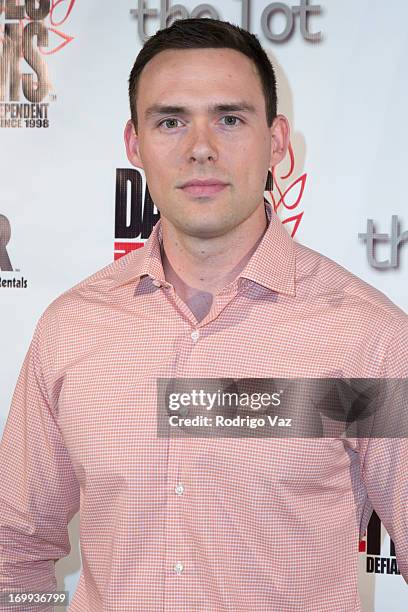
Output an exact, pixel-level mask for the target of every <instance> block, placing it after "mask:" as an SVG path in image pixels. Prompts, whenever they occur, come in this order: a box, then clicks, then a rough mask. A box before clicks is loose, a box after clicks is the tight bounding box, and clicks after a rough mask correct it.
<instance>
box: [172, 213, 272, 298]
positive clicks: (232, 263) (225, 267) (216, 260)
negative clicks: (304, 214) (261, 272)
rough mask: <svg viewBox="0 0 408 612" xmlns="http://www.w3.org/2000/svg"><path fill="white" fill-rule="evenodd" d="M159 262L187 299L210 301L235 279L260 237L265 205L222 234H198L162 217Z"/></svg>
mask: <svg viewBox="0 0 408 612" xmlns="http://www.w3.org/2000/svg"><path fill="white" fill-rule="evenodd" d="M161 224H162V236H163V244H162V262H163V270H164V275H165V278H166V280H167V281H168V282H169V283H171V284H172V285H173V287H174V289H175V292H176V293H177V295H178V296H179V297H180V298H181V299H182V300H183V301H184V302H186V303H189V302H190V301H191V300H193V301H194V300H196V299H197V297H200V296H199V294H201V300H203V299H204V300H205V296H207V301H208V300H210V301H212V297H213V296H214V295H216V294H217V293H218V292H219V291H221V290H222V289H223V288H224V287H225V286H226V285H228V284H229V283H230V282H232V281H234V280H235V279H236V278H237V276H238V275H239V274H240V272H241V271H242V270H243V269H244V267H245V266H246V264H247V263H248V261H249V259H250V258H251V256H252V254H253V253H254V251H255V250H256V248H257V246H258V244H259V242H260V241H261V239H262V237H263V235H264V233H265V230H266V227H267V218H266V214H265V210H264V206H259V207H258V208H257V209H256V210H255V212H254V213H253V214H252V215H251V216H250V217H249V218H248V219H246V220H245V221H244V222H242V223H241V224H240V225H239V226H238V227H236V228H234V230H232V231H230V232H228V233H227V234H225V235H223V236H216V237H214V238H200V237H196V236H189V235H186V234H184V233H182V232H180V231H179V230H178V229H177V228H176V227H174V225H171V224H170V223H169V222H168V221H167V220H166V219H165V218H162V221H161Z"/></svg>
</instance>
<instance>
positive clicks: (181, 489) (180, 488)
mask: <svg viewBox="0 0 408 612" xmlns="http://www.w3.org/2000/svg"><path fill="white" fill-rule="evenodd" d="M174 490H175V492H176V493H177V495H183V493H184V487H183V485H182V484H178V485H177V487H176V488H175V489H174Z"/></svg>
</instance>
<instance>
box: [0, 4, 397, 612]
mask: <svg viewBox="0 0 408 612" xmlns="http://www.w3.org/2000/svg"><path fill="white" fill-rule="evenodd" d="M161 3H162V5H164V3H165V2H164V0H161ZM3 4H7V2H6V3H4V2H1V1H0V9H3ZM14 4H15V3H14ZM20 4H21V2H20ZM22 4H23V5H24V2H22ZM37 4H38V3H37ZM40 4H43V3H40ZM183 4H184V6H185V7H187V9H188V10H189V11H191V10H192V9H193V8H194V7H195V6H196V5H197V1H196V0H195V1H192V2H191V1H189V0H184V2H183ZM268 4H270V3H269V2H268V0H251V1H249V0H247V2H241V1H239V0H222V1H221V0H213V2H211V5H212V6H213V7H214V8H216V9H217V11H218V14H219V15H220V17H221V18H223V19H227V20H230V21H232V22H234V23H237V24H239V25H241V24H242V21H241V8H242V5H244V6H245V5H247V6H248V10H249V28H250V29H251V31H252V32H254V33H256V34H257V35H258V36H259V38H260V40H261V42H262V43H263V44H264V46H265V48H266V49H267V51H268V53H269V54H270V56H271V58H272V60H273V62H274V64H275V67H276V70H277V76H278V93H279V112H282V113H284V114H286V115H287V116H288V117H289V119H290V122H291V126H292V139H291V142H292V145H293V151H294V160H295V165H294V167H293V168H290V162H289V158H288V159H287V160H285V161H284V162H283V163H282V164H281V167H280V168H278V171H277V186H280V187H281V189H282V190H283V191H285V190H286V189H287V190H288V193H287V196H286V197H285V202H284V203H281V204H280V206H279V208H278V213H279V215H280V216H281V218H283V219H284V218H287V217H289V216H293V215H297V214H300V213H301V212H303V215H302V217H301V222H300V224H299V227H298V229H297V232H296V239H297V240H300V241H301V242H303V243H304V244H306V245H308V246H310V247H311V248H313V249H315V250H317V251H320V252H322V253H324V254H325V255H327V256H328V257H330V258H332V259H334V260H335V261H337V262H339V263H340V264H341V265H343V266H345V267H346V268H348V269H349V270H351V271H352V272H353V273H355V274H357V275H358V276H360V277H361V278H363V279H364V280H366V281H367V282H369V283H371V284H372V285H374V286H375V287H377V288H379V289H380V290H381V291H383V292H384V293H385V294H386V295H387V296H389V297H390V298H391V299H392V300H393V301H394V302H395V303H397V304H398V305H399V306H401V307H402V308H404V309H405V310H407V309H408V291H407V269H408V233H407V235H406V236H402V239H401V245H400V247H399V249H398V251H399V265H398V266H397V267H389V268H387V269H382V270H380V269H377V268H374V267H373V266H372V265H370V264H369V262H368V259H367V253H366V244H365V242H364V241H363V240H362V239H359V237H358V234H359V233H365V232H366V228H367V219H373V222H374V225H375V227H376V231H377V232H380V233H383V234H384V233H386V234H391V220H392V216H393V215H396V216H397V217H398V220H399V222H400V228H399V229H400V233H401V234H402V232H404V230H405V231H407V230H408V214H407V206H406V190H405V188H404V182H405V180H406V175H407V173H406V163H407V155H406V146H407V143H408V127H407V121H406V109H407V107H408V81H407V78H406V72H407V68H406V57H407V55H408V34H407V27H406V24H407V22H408V4H406V3H403V2H401V1H400V0H389V1H388V2H387V3H384V2H383V1H382V0H359V1H358V2H356V1H355V0H341V2H340V1H339V0H325V1H324V2H323V0H322V3H321V5H320V10H319V9H318V12H316V13H315V14H310V18H309V20H308V25H307V27H308V31H310V32H315V33H316V32H319V31H320V32H321V37H320V38H321V40H320V41H316V42H310V41H307V40H305V38H304V36H302V32H301V16H300V15H299V14H295V15H294V17H293V20H294V28H293V33H292V35H291V36H289V37H288V38H287V39H286V40H285V41H283V42H279V43H277V42H274V41H272V40H269V39H268V38H267V37H266V36H265V32H264V31H263V29H262V27H261V15H262V13H263V11H264V9H265V8H266V7H267V6H268ZM274 4H276V3H274ZM299 4H301V5H303V10H305V7H306V6H309V5H311V2H307V0H302V3H300V2H299ZM51 5H52V13H51V14H50V15H48V16H47V17H46V18H45V19H44V24H45V25H46V26H47V27H48V28H49V31H48V47H46V48H44V49H42V51H43V55H42V57H43V58H44V61H45V66H46V67H47V70H48V76H49V81H50V93H49V95H47V96H46V98H45V99H44V100H43V101H42V102H43V103H47V104H49V106H48V120H49V126H48V127H29V126H27V127H26V124H25V121H24V120H23V121H22V127H19V128H17V127H16V128H12V127H1V128H0V130H1V146H0V162H1V169H2V172H1V196H0V215H3V216H4V217H6V218H7V220H8V222H9V224H10V226H11V237H10V240H9V242H8V244H7V245H5V244H4V243H5V242H6V239H5V237H4V231H5V229H4V228H5V227H6V225H7V221H6V220H4V219H2V217H0V247H1V246H2V245H3V251H4V248H6V250H7V253H8V256H9V258H10V261H11V266H12V268H13V270H9V271H7V270H5V269H1V265H0V278H1V282H0V300H1V321H2V335H1V338H2V347H3V351H2V367H1V374H0V376H1V388H2V390H3V392H2V394H1V397H0V431H1V430H2V428H3V426H4V422H5V419H6V417H7V414H8V410H9V405H10V400H11V395H12V392H13V389H14V385H15V383H16V379H17V375H18V371H19V369H20V367H21V363H22V360H23V357H24V354H25V352H26V350H27V348H28V344H29V341H30V339H31V336H32V333H33V330H34V325H35V323H36V321H37V320H38V318H39V316H40V314H41V313H42V312H43V310H44V309H45V308H46V306H47V305H48V304H49V302H50V301H51V300H53V299H54V298H55V297H56V296H57V295H59V294H60V293H61V292H63V291H65V290H66V289H68V288H69V287H71V286H72V285H74V284H76V283H77V282H79V281H80V280H81V279H83V278H85V277H86V276H88V275H90V274H91V273H93V272H94V271H96V270H97V269H99V268H101V267H103V266H104V265H106V264H107V263H109V262H110V261H111V260H112V259H113V251H114V242H115V229H114V228H115V177H116V169H117V168H129V163H128V161H127V158H126V156H125V151H124V146H123V137H122V133H123V127H124V125H125V122H126V120H127V119H128V115H129V111H128V100H127V79H128V75H129V72H130V69H131V66H132V64H133V61H134V58H135V56H136V55H137V52H138V51H139V49H140V47H141V40H140V36H139V33H138V20H139V19H140V14H139V16H138V17H136V16H135V14H134V13H131V10H132V9H137V8H139V12H140V8H141V6H143V2H141V1H139V2H137V0H118V1H117V2H100V0H99V1H97V0H86V1H84V0H76V1H75V0H53V1H52V3H51ZM138 5H139V6H138ZM146 7H147V8H150V9H154V8H159V7H160V0H148V2H146ZM288 10H289V9H288ZM67 13H69V14H68V15H67ZM295 13H296V9H295ZM11 22H12V21H11V20H8V19H5V13H4V10H2V12H1V14H0V39H2V38H3V26H4V25H5V24H6V23H11ZM13 23H18V22H16V21H14V22H13ZM27 23H28V22H27V21H26V22H24V25H26V24H27ZM285 24H286V18H285V17H284V13H283V12H276V13H274V14H273V15H272V17H271V20H270V22H269V26H270V28H271V30H272V32H274V33H275V34H278V33H279V32H281V31H282V30H284V28H285ZM144 25H145V28H146V31H147V32H148V34H152V33H153V32H154V31H155V30H156V29H158V27H159V26H160V20H159V19H158V18H157V19H155V18H148V19H146V21H145V24H144ZM61 45H62V46H61ZM58 47H61V48H58ZM0 54H1V43H0ZM5 57H6V54H5V53H4V52H3V60H4V58H5ZM19 67H20V70H21V72H22V73H27V74H30V73H32V72H33V70H32V68H30V66H29V65H28V64H27V62H26V61H25V59H24V58H21V59H20V60H19ZM0 73H1V65H0ZM1 95H2V94H1V93H0V96H1ZM11 103H14V104H18V105H20V104H31V102H30V101H29V100H27V99H26V98H25V96H24V94H23V92H22V90H21V88H20V99H19V100H18V101H16V100H11V99H10V91H9V87H8V84H7V83H6V86H5V88H4V91H3V99H1V98H0V122H1V121H3V122H4V121H5V120H6V118H7V117H9V114H8V113H9V112H10V108H11V107H7V106H6V105H9V104H11ZM2 125H3V124H2ZM249 161H250V160H249ZM289 170H291V173H290V176H289V177H288V178H286V179H281V178H280V176H281V175H285V174H287V173H288V171H289ZM297 179H300V180H299V181H298V182H297V183H295V182H296V180H297ZM293 183H295V185H294V186H293V187H292V189H290V187H291V186H292V185H293ZM302 184H303V187H304V189H303V192H302V193H300V191H299V187H300V186H301V185H302ZM272 195H273V196H274V197H275V201H278V200H279V195H278V194H277V187H275V190H274V192H273V194H272ZM300 196H301V197H300ZM268 197H270V194H269V195H268ZM285 204H286V208H285ZM287 207H292V209H291V210H289V209H288V208H287ZM287 227H288V228H289V224H288V226H287ZM292 227H293V226H291V228H290V230H289V231H291V229H292ZM1 228H3V229H1ZM2 232H3V234H2ZM120 238H121V237H120V236H116V239H120ZM404 239H405V240H406V241H407V242H406V243H404V242H403V240H404ZM390 257H391V244H390V242H383V243H381V244H380V245H379V247H378V248H377V249H376V258H377V261H381V260H387V259H390ZM0 261H2V258H1V253H0ZM2 265H3V266H4V263H3V264H2ZM14 278H15V279H16V280H20V281H21V279H23V281H22V282H23V284H24V281H25V282H26V283H27V287H26V288H24V287H18V288H17V287H16V288H11V287H7V286H3V285H4V284H6V283H4V281H7V280H8V281H12V279H14ZM78 522H79V521H78V516H77V517H75V518H74V519H73V521H72V523H71V526H70V533H71V543H72V552H71V555H70V556H69V557H68V558H66V559H64V560H62V561H60V562H58V564H57V575H58V577H59V582H60V587H61V588H63V587H64V585H65V588H67V589H69V590H70V591H71V593H72V592H73V591H74V590H75V586H76V582H77V580H78V577H79V572H80V554H79V548H78ZM382 538H383V547H382V552H381V555H379V556H383V557H384V558H388V559H390V554H389V553H390V550H389V549H390V542H389V538H388V536H387V535H386V534H385V533H383V534H382ZM362 547H364V544H363V545H362ZM366 562H367V561H366V553H365V552H361V553H360V565H361V573H360V585H361V596H362V603H363V609H364V610H365V612H371V611H374V610H375V612H388V611H389V610H390V609H392V610H393V611H395V612H403V611H404V612H405V611H406V610H407V603H408V588H407V585H406V584H405V582H404V581H403V579H402V578H401V576H398V575H393V574H386V573H383V574H381V573H377V574H374V573H367V572H366ZM390 604H391V605H390Z"/></svg>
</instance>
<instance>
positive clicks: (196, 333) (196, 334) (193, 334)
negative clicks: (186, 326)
mask: <svg viewBox="0 0 408 612" xmlns="http://www.w3.org/2000/svg"><path fill="white" fill-rule="evenodd" d="M199 336H200V332H199V331H198V329H195V330H194V331H193V332H191V339H192V341H193V342H197V340H198V338H199Z"/></svg>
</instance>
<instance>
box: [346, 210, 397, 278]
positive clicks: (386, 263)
mask: <svg viewBox="0 0 408 612" xmlns="http://www.w3.org/2000/svg"><path fill="white" fill-rule="evenodd" d="M358 237H359V238H360V240H363V241H364V242H365V243H366V253H367V260H368V263H369V265H370V266H371V267H372V268H377V269H379V270H388V269H389V268H398V265H399V251H400V247H401V246H402V245H403V244H404V243H405V242H408V230H407V231H405V232H401V231H400V223H399V221H398V216H397V215H392V217H391V234H378V233H377V232H376V231H375V226H374V221H373V219H367V231H366V232H365V233H360V234H359V235H358ZM378 242H382V243H384V242H385V243H388V244H389V252H390V258H389V259H384V260H382V261H379V260H378V259H377V256H376V245H377V243H378Z"/></svg>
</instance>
